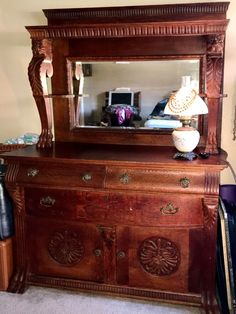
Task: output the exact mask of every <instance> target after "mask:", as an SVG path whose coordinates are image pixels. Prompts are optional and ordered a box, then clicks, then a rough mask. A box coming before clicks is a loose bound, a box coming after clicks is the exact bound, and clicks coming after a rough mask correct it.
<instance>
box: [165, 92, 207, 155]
mask: <svg viewBox="0 0 236 314" xmlns="http://www.w3.org/2000/svg"><path fill="white" fill-rule="evenodd" d="M164 113H165V114H168V115H175V116H178V117H179V120H180V121H181V122H182V127H178V128H176V129H175V130H174V131H173V133H172V138H173V142H174V145H175V147H176V148H177V150H178V152H177V153H176V154H175V155H174V159H186V160H193V159H195V158H196V157H197V155H196V154H195V153H194V152H193V150H194V149H195V147H196V146H197V145H198V143H199V139H200V134H199V132H198V130H196V129H195V128H193V127H192V126H191V122H192V119H193V116H195V115H200V114H206V113H208V108H207V105H206V103H205V102H204V101H203V100H202V98H201V97H200V96H199V95H198V93H197V92H196V90H195V89H193V88H192V87H191V86H183V87H181V88H180V89H179V90H178V91H177V92H175V93H173V94H172V95H171V96H170V98H169V101H168V102H167V104H166V107H165V109H164Z"/></svg>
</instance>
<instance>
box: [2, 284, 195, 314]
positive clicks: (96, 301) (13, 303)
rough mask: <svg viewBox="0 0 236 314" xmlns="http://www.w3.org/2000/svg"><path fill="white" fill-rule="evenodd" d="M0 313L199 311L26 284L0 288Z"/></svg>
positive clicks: (152, 313) (179, 313) (182, 313)
mask: <svg viewBox="0 0 236 314" xmlns="http://www.w3.org/2000/svg"><path fill="white" fill-rule="evenodd" d="M0 313H1V314H159V313H160V314H167V313H168V314H199V313H200V311H199V310H198V309H197V308H194V307H184V306H179V305H167V304H163V303H157V302H146V301H137V300H130V299H121V298H114V297H104V296H99V295H94V294H88V293H86V294H85V293H77V292H76V293H75V292H71V291H62V290H57V289H48V288H41V287H30V288H29V289H28V290H27V291H26V292H25V293H24V294H21V295H19V294H12V293H6V292H0Z"/></svg>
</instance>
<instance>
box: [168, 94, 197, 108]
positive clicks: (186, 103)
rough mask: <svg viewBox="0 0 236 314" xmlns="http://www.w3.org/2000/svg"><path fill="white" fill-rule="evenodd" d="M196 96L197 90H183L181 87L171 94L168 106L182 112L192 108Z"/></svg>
mask: <svg viewBox="0 0 236 314" xmlns="http://www.w3.org/2000/svg"><path fill="white" fill-rule="evenodd" d="M196 96H197V92H196V91H195V90H194V89H191V90H189V89H187V90H183V88H181V89H180V90H178V91H177V92H176V93H174V94H172V95H171V96H170V98H169V101H168V104H167V106H168V107H169V109H170V110H171V111H172V112H174V113H176V114H178V113H181V112H183V111H185V110H187V109H188V108H190V106H191V104H192V103H193V101H194V99H195V98H196Z"/></svg>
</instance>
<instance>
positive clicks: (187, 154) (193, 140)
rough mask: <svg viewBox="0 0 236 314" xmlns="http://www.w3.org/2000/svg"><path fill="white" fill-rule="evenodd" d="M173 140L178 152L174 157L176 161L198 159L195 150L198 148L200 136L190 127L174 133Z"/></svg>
mask: <svg viewBox="0 0 236 314" xmlns="http://www.w3.org/2000/svg"><path fill="white" fill-rule="evenodd" d="M172 139H173V142H174V145H175V147H176V149H177V150H178V152H177V153H176V154H175V155H174V157H173V158H174V159H184V160H190V161H191V160H193V159H195V158H197V154H195V153H194V152H193V150H194V149H195V148H196V147H197V145H198V143H199V140H200V134H199V132H198V131H197V130H196V129H194V128H192V127H189V126H187V127H186V126H184V127H180V128H177V129H175V130H174V131H173V133H172Z"/></svg>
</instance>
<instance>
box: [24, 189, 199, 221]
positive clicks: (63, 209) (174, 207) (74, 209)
mask: <svg viewBox="0 0 236 314" xmlns="http://www.w3.org/2000/svg"><path fill="white" fill-rule="evenodd" d="M25 206H26V213H27V214H29V215H33V216H39V217H55V218H57V219H73V220H78V221H91V222H97V223H110V224H124V225H140V226H158V225H165V226H167V225H168V226H201V225H202V224H203V211H202V198H201V197H200V196H199V195H188V194H182V195H179V194H169V193H158V194H154V193H137V192H136V193H134V192H128V193H127V192H126V193H125V192H114V193H113V192H106V191H99V192H95V191H79V190H64V189H47V188H26V189H25Z"/></svg>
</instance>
